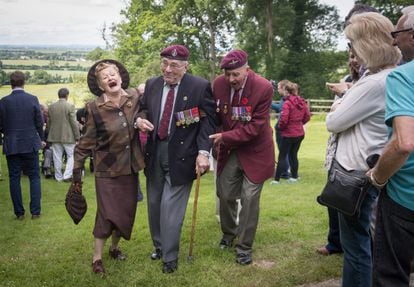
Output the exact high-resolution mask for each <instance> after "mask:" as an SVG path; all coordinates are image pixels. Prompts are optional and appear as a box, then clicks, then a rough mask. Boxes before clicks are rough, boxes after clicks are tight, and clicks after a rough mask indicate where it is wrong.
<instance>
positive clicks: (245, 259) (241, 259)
mask: <svg viewBox="0 0 414 287" xmlns="http://www.w3.org/2000/svg"><path fill="white" fill-rule="evenodd" d="M236 262H237V263H239V264H240V265H249V264H250V263H252V255H250V254H246V253H238V254H237V256H236Z"/></svg>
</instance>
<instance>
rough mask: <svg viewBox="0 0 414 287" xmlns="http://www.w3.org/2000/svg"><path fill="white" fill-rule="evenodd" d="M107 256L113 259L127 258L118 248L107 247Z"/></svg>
mask: <svg viewBox="0 0 414 287" xmlns="http://www.w3.org/2000/svg"><path fill="white" fill-rule="evenodd" d="M109 257H111V258H112V259H115V260H121V261H123V260H125V259H126V258H127V256H126V255H125V254H124V253H122V251H121V250H120V249H119V248H116V249H112V250H111V249H109Z"/></svg>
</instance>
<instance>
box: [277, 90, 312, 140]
mask: <svg viewBox="0 0 414 287" xmlns="http://www.w3.org/2000/svg"><path fill="white" fill-rule="evenodd" d="M309 120H310V112H309V108H308V105H307V104H306V102H305V100H304V99H303V98H302V97H300V96H296V95H289V96H287V98H286V99H285V102H284V104H283V107H282V112H281V115H280V120H279V130H280V132H281V134H282V137H286V138H293V137H300V136H303V135H304V134H305V130H304V129H303V125H304V124H306V123H307V122H308V121H309Z"/></svg>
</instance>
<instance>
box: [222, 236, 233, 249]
mask: <svg viewBox="0 0 414 287" xmlns="http://www.w3.org/2000/svg"><path fill="white" fill-rule="evenodd" d="M232 245H233V242H231V241H230V240H225V239H222V240H221V241H220V249H222V250H224V249H228V248H230V247H231V246H232Z"/></svg>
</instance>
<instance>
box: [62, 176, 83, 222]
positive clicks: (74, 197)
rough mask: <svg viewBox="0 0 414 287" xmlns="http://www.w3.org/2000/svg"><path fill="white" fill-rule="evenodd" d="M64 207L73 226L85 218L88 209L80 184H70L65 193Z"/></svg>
mask: <svg viewBox="0 0 414 287" xmlns="http://www.w3.org/2000/svg"><path fill="white" fill-rule="evenodd" d="M65 207H66V210H67V211H68V213H69V215H70V217H71V218H72V220H73V222H74V223H75V224H78V223H79V222H80V221H81V220H82V218H83V217H84V216H85V214H86V211H87V209H88V205H87V204H86V199H85V197H84V196H83V195H82V183H72V184H71V185H70V187H69V190H68V192H67V193H66V198H65Z"/></svg>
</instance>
